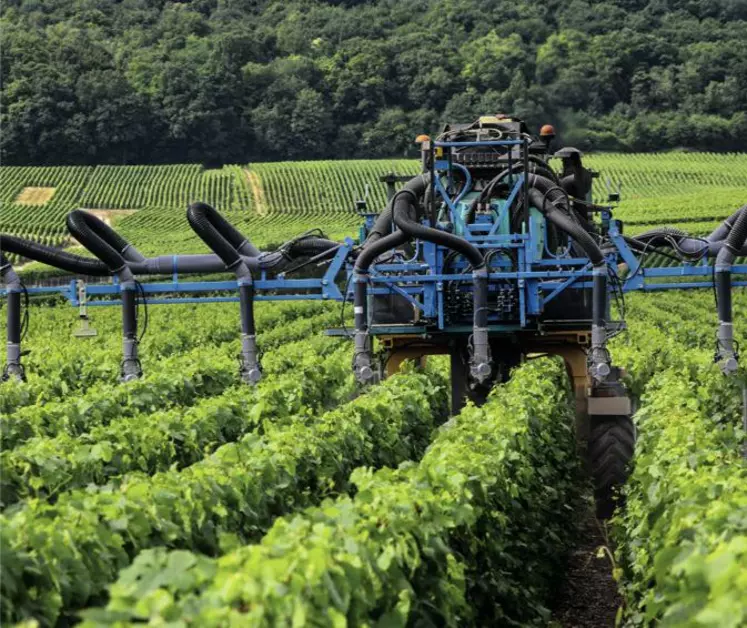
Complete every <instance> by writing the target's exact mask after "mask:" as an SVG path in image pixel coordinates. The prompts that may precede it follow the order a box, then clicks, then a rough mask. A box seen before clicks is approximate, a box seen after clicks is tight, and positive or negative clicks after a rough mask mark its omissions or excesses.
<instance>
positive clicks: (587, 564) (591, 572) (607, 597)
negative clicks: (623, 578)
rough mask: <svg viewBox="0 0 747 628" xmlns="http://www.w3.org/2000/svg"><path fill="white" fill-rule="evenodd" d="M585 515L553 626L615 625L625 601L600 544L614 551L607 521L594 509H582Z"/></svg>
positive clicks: (592, 627) (587, 627)
mask: <svg viewBox="0 0 747 628" xmlns="http://www.w3.org/2000/svg"><path fill="white" fill-rule="evenodd" d="M579 516H580V517H584V520H583V523H582V525H581V532H580V538H579V540H578V544H577V545H576V547H575V549H574V550H573V551H572V552H571V554H570V556H569V557H568V565H567V569H566V575H565V580H564V581H563V582H562V583H559V585H560V588H559V590H558V594H557V597H556V598H555V601H554V605H553V615H552V623H551V626H554V627H556V628H561V627H562V628H613V627H614V625H615V616H616V615H617V611H618V609H619V608H620V606H621V605H622V598H621V597H620V594H619V593H618V591H617V583H616V582H615V580H614V579H613V577H612V569H613V565H612V560H611V558H610V557H609V555H608V554H607V552H606V551H605V552H604V555H603V557H602V558H597V551H598V550H599V548H600V547H606V548H607V550H608V551H610V552H613V551H614V548H613V547H612V546H611V545H610V544H609V543H610V542H609V539H608V538H606V537H607V536H608V535H607V534H606V532H605V530H604V527H603V524H601V523H600V522H599V521H597V519H596V517H595V516H594V513H593V511H592V510H591V508H589V509H588V510H587V511H586V512H583V511H581V512H579Z"/></svg>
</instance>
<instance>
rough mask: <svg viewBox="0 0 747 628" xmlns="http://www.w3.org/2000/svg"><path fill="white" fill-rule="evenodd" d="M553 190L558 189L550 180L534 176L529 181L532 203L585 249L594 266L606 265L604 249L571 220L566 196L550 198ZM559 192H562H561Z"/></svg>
mask: <svg viewBox="0 0 747 628" xmlns="http://www.w3.org/2000/svg"><path fill="white" fill-rule="evenodd" d="M553 189H558V188H557V186H556V185H555V184H554V183H553V182H552V181H550V180H549V179H546V178H545V177H540V176H537V175H534V176H532V177H531V178H530V179H529V200H530V202H531V203H532V205H533V206H534V207H536V208H537V209H539V210H540V211H541V212H542V213H543V214H544V215H545V216H546V217H547V219H548V220H549V221H550V222H552V223H553V224H554V225H555V226H556V227H558V229H560V230H561V231H564V232H565V233H567V234H568V235H569V236H571V237H572V238H573V239H574V240H575V241H576V242H577V243H578V245H579V246H580V247H581V248H582V249H583V251H584V253H586V255H587V257H588V258H589V260H591V263H592V264H593V265H594V266H602V265H604V264H605V260H604V255H603V254H602V249H601V248H600V247H599V245H598V244H597V242H596V240H594V238H593V237H592V235H591V234H590V233H589V232H588V231H586V230H585V229H584V228H583V227H582V226H581V225H579V224H578V223H576V222H575V221H574V220H573V219H572V218H571V216H570V212H571V211H572V210H571V208H570V207H568V205H567V202H566V197H565V195H562V194H561V195H560V196H559V197H558V198H557V199H556V200H553V199H552V198H550V196H551V192H552V190H553ZM558 191H559V192H560V190H558ZM558 204H561V205H563V206H564V207H563V209H561V208H560V207H558Z"/></svg>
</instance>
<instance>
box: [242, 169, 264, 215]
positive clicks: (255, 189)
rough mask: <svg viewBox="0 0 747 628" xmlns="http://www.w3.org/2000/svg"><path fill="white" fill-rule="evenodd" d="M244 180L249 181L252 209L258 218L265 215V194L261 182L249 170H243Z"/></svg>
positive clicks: (255, 174) (254, 173)
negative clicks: (252, 200)
mask: <svg viewBox="0 0 747 628" xmlns="http://www.w3.org/2000/svg"><path fill="white" fill-rule="evenodd" d="M244 172H245V173H246V178H247V179H248V181H249V187H251V188H252V196H253V197H254V209H255V211H256V212H257V213H258V214H259V215H260V216H266V215H267V209H266V208H265V192H264V190H263V189H262V181H261V180H260V178H259V176H258V175H257V173H256V172H252V171H251V170H249V168H244Z"/></svg>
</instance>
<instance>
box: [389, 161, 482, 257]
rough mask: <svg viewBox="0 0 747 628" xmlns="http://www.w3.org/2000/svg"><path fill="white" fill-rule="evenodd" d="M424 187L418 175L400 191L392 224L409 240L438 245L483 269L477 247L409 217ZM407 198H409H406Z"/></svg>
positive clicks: (420, 176) (424, 180) (425, 183)
mask: <svg viewBox="0 0 747 628" xmlns="http://www.w3.org/2000/svg"><path fill="white" fill-rule="evenodd" d="M411 184H412V185H411ZM426 185H427V181H426V179H425V178H424V177H423V176H422V175H418V176H417V177H415V178H414V179H411V180H410V181H409V182H408V183H407V185H405V187H404V188H402V190H400V192H399V194H400V195H401V196H399V197H398V198H397V199H396V201H395V203H394V204H393V217H394V224H395V225H397V226H398V227H399V228H400V229H401V230H402V231H403V232H404V233H405V234H406V235H408V236H409V238H410V239H418V240H424V241H425V242H432V243H433V244H439V245H441V246H443V247H446V248H448V249H451V250H453V251H456V252H457V253H461V254H462V255H464V257H466V258H467V261H468V262H469V263H470V264H471V265H472V267H473V268H474V269H478V268H483V267H484V266H485V260H484V259H483V256H482V254H481V253H480V250H479V249H478V248H477V247H475V246H473V245H472V244H470V243H469V242H468V241H467V240H465V239H464V238H460V237H459V236H455V235H454V234H451V233H447V232H446V231H441V230H439V229H433V228H432V227H426V226H425V225H422V224H420V223H419V222H418V221H417V220H416V219H413V218H412V217H411V216H410V211H409V208H410V205H412V204H415V203H417V202H418V200H419V199H420V197H421V196H422V195H423V193H424V192H425V186H426ZM408 196H409V198H407V197H408Z"/></svg>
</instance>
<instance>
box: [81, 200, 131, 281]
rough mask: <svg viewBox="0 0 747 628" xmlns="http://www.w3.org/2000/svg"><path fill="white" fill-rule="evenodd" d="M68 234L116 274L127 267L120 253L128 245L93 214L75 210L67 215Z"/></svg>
mask: <svg viewBox="0 0 747 628" xmlns="http://www.w3.org/2000/svg"><path fill="white" fill-rule="evenodd" d="M67 229H68V231H69V232H70V234H71V235H72V236H73V237H74V238H75V239H76V240H78V242H80V243H81V244H82V245H83V246H85V247H86V248H87V249H88V250H89V251H91V253H93V254H94V255H95V256H96V257H98V258H99V259H100V260H101V261H102V262H104V263H105V264H106V265H107V266H108V267H109V269H110V270H111V271H112V272H114V273H116V272H119V271H121V270H122V269H123V268H125V266H126V265H127V263H126V261H125V258H124V257H123V255H122V253H121V251H123V250H124V249H126V248H127V247H128V246H129V244H128V243H127V241H126V240H125V239H124V238H122V237H121V236H120V235H119V234H118V233H117V232H116V231H114V230H113V229H112V228H111V227H109V226H108V225H106V224H105V223H104V222H103V221H101V220H99V219H98V218H96V216H94V215H93V214H89V213H87V212H84V211H83V210H80V209H76V210H74V211H71V212H70V213H69V214H68V215H67Z"/></svg>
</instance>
